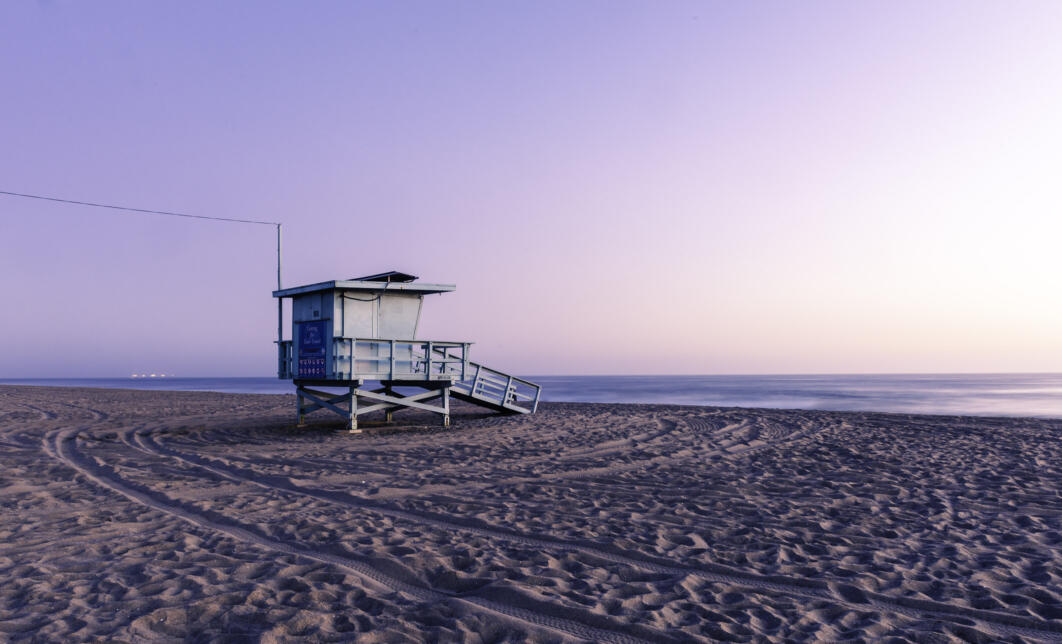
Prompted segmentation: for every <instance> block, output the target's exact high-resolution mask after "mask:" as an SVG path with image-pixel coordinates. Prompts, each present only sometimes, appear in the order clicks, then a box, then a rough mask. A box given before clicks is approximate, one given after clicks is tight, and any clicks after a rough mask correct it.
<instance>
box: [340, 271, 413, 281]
mask: <svg viewBox="0 0 1062 644" xmlns="http://www.w3.org/2000/svg"><path fill="white" fill-rule="evenodd" d="M415 279H417V276H416V275H410V274H409V273H400V272H398V271H387V272H386V273H377V274H376V275H366V276H365V277H355V278H353V279H352V280H351V281H352V282H412V281H413V280H415Z"/></svg>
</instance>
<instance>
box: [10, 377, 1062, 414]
mask: <svg viewBox="0 0 1062 644" xmlns="http://www.w3.org/2000/svg"><path fill="white" fill-rule="evenodd" d="M529 379H530V380H532V381H534V382H537V383H539V384H541V385H542V386H543V391H542V399H543V400H545V401H564V402H626V403H673V404H681V405H718V406H723V407H771V408H776V409H829V410H838V411H846V410H851V411H887V412H904V413H920V414H962V415H984V416H1040V417H1052V418H1062V374H963V375H865V376H859V375H843V376H538V377H530V378H529ZM0 384H18V385H50V386H58V387H110V388H115V387H117V388H127V389H160V390H186V391H221V392H230V393H255V394H286V393H292V392H293V391H294V387H293V386H292V384H291V382H290V381H282V380H277V379H275V378H155V379H140V378H136V379H132V378H80V379H0Z"/></svg>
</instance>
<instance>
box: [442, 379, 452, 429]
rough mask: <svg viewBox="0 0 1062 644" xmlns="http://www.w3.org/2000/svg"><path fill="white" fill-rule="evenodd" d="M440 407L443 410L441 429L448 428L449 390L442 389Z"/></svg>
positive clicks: (446, 388)
mask: <svg viewBox="0 0 1062 644" xmlns="http://www.w3.org/2000/svg"><path fill="white" fill-rule="evenodd" d="M442 403H443V404H442V406H443V409H444V410H445V411H444V413H443V427H449V426H450V388H449V387H443V390H442Z"/></svg>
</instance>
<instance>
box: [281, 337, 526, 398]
mask: <svg viewBox="0 0 1062 644" xmlns="http://www.w3.org/2000/svg"><path fill="white" fill-rule="evenodd" d="M470 346H471V343H470V342H440V341H435V340H390V339H382V338H333V339H332V356H331V357H332V360H331V369H330V370H329V372H328V376H327V377H326V378H323V379H322V380H338V381H345V380H399V381H400V380H407V381H413V380H424V381H450V382H452V383H453V390H454V392H456V393H460V394H464V395H466V396H469V397H472V398H476V399H479V400H485V401H487V402H490V403H493V404H495V405H499V406H501V407H506V408H508V409H514V410H519V411H525V412H534V411H535V410H536V409H537V408H538V401H539V398H540V396H541V395H542V388H541V387H540V386H538V385H536V384H535V383H533V382H530V381H528V380H524V379H523V378H517V377H516V376H511V375H509V374H507V373H502V372H501V371H497V370H496V369H491V368H490V367H485V366H483V365H481V364H478V363H475V362H471V361H470V360H469V359H468V353H469V347H470ZM277 353H278V356H277V373H278V376H279V377H280V378H282V379H296V380H298V373H297V372H296V364H295V359H294V356H293V355H292V354H293V349H292V342H291V340H285V341H283V342H280V343H278V352H277Z"/></svg>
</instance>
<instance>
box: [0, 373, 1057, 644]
mask: <svg viewBox="0 0 1062 644" xmlns="http://www.w3.org/2000/svg"><path fill="white" fill-rule="evenodd" d="M311 419H313V416H311ZM396 421H398V422H397V424H396V426H395V427H393V428H382V427H381V428H377V429H372V430H370V431H367V432H365V433H363V434H359V435H351V434H348V433H345V432H339V431H335V424H334V423H333V422H332V421H331V420H330V419H329V418H328V417H327V416H321V417H320V418H318V419H314V422H313V423H312V424H311V425H310V426H308V427H306V428H303V429H296V428H295V427H293V422H294V397H293V396H275V395H241V394H213V393H194V392H143V391H141V392H137V391H125V390H103V389H59V388H45V387H12V386H4V387H0V458H2V460H0V465H2V467H0V509H2V515H0V516H2V519H0V571H2V573H0V574H2V580H3V583H2V584H0V639H4V640H11V641H29V640H35V639H36V640H42V641H80V640H108V641H188V640H191V641H215V640H221V641H266V642H271V641H295V640H310V641H364V642H411V641H423V640H428V641H455V640H456V641H473V642H479V641H484V642H508V641H532V642H552V641H569V640H589V641H601V642H628V641H653V642H668V641H676V642H678V641H716V640H720V641H740V642H744V641H763V640H773V641H842V640H875V641H878V640H888V641H975V642H982V641H998V640H1002V641H1062V440H1060V439H1062V421H1048V420H1032V419H1013V418H1011V419H1002V418H995V419H993V418H965V417H942V416H914V415H896V414H873V413H851V412H849V413H839V412H811V411H772V410H752V409H721V408H711V407H678V406H666V405H608V404H567V403H565V404H561V403H554V404H543V405H542V406H541V407H540V411H539V413H538V414H535V415H533V416H521V417H513V416H509V417H502V416H494V415H485V414H482V413H480V412H479V411H478V410H477V409H476V408H472V407H458V409H457V413H456V414H455V416H454V422H453V426H452V427H450V428H449V429H443V428H442V427H438V426H437V425H436V419H435V418H433V417H428V416H417V415H416V414H409V413H406V414H405V415H402V414H398V415H396Z"/></svg>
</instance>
